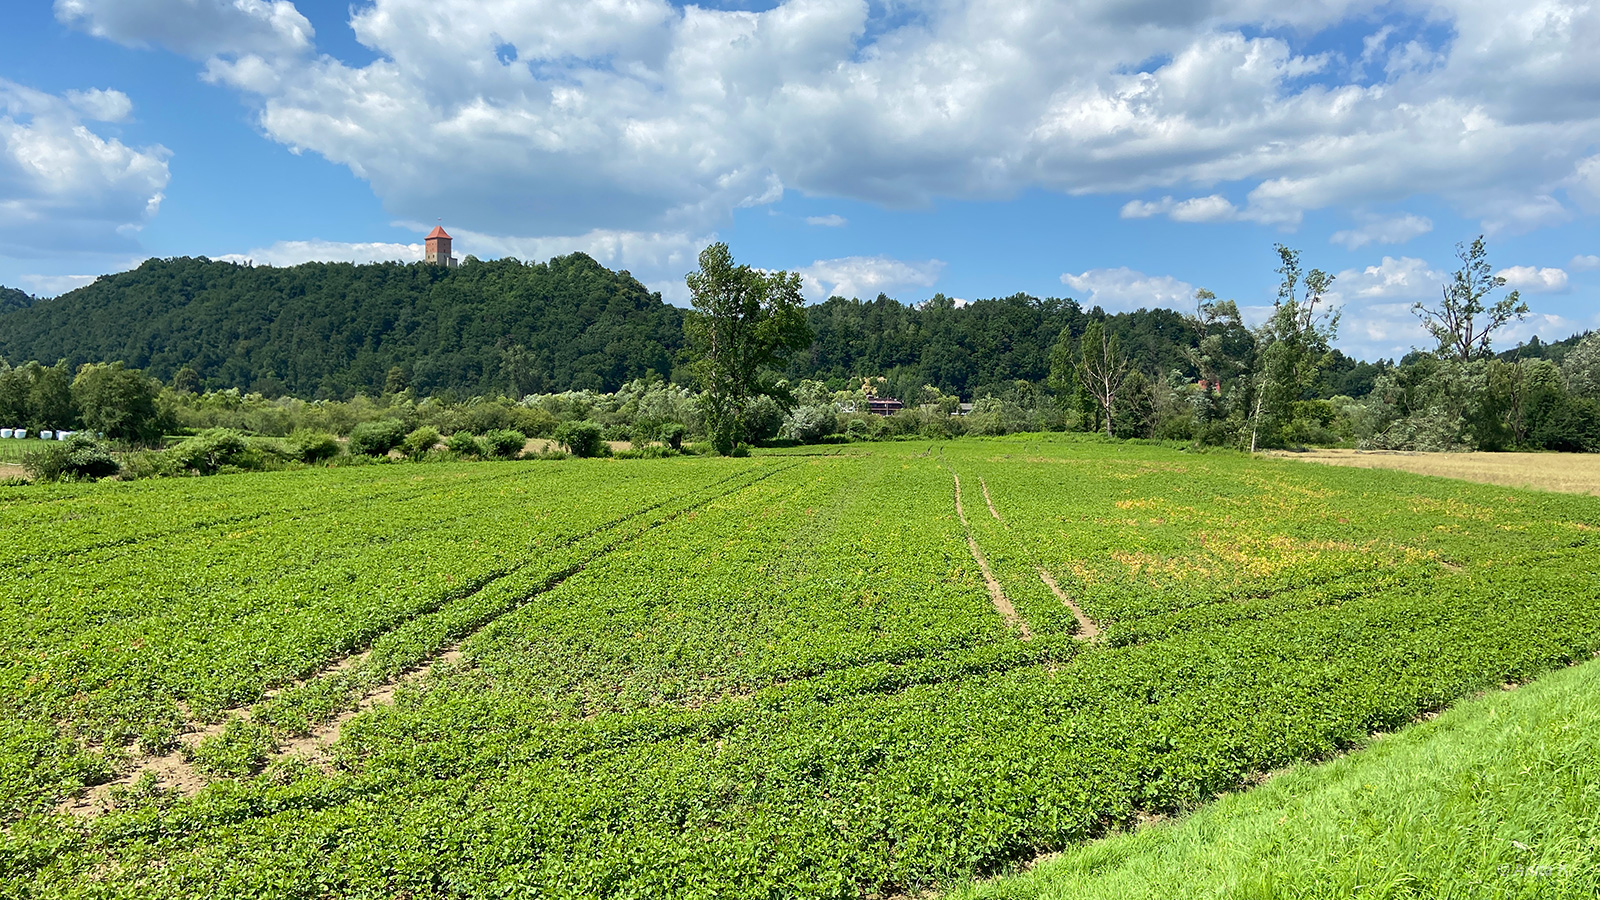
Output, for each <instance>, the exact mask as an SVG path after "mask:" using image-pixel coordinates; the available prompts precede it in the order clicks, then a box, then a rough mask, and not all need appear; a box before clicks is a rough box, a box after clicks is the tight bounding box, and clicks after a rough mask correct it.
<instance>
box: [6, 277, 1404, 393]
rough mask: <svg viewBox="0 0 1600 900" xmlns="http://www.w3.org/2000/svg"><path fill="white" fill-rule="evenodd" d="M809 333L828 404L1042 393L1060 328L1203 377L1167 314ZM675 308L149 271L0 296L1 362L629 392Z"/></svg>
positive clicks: (564, 296)
mask: <svg viewBox="0 0 1600 900" xmlns="http://www.w3.org/2000/svg"><path fill="white" fill-rule="evenodd" d="M806 318H807V320H808V322H809V324H810V326H811V329H812V332H813V333H814V334H815V336H816V340H815V343H814V344H813V345H812V347H811V348H810V349H809V350H808V351H806V352H804V353H802V354H799V355H798V356H797V357H796V358H795V359H794V360H793V361H792V363H791V364H790V366H789V370H788V372H787V374H788V376H789V377H790V378H791V379H794V380H800V379H816V380H819V381H823V382H825V383H827V384H829V385H831V386H832V387H833V388H834V389H836V390H842V389H845V388H848V387H852V386H856V387H859V386H860V383H861V379H862V378H863V377H865V376H882V377H884V378H885V379H886V386H885V388H884V390H883V392H882V393H884V394H885V395H887V396H894V397H900V398H902V399H904V400H906V402H908V403H909V402H911V401H912V400H913V399H914V398H915V397H916V395H917V392H918V391H919V390H920V389H921V388H922V387H923V386H924V385H931V386H933V387H936V388H938V389H939V390H940V391H942V392H944V393H945V394H949V395H952V396H959V397H963V398H967V399H973V398H976V397H978V396H982V395H984V394H988V393H995V392H997V391H1003V390H1006V389H1009V388H1010V386H1011V385H1012V384H1013V383H1014V382H1016V381H1030V382H1043V381H1044V380H1045V379H1046V378H1047V377H1048V376H1049V373H1050V366H1051V359H1052V353H1054V352H1056V345H1057V343H1058V342H1059V339H1060V336H1061V334H1062V332H1063V329H1065V330H1066V331H1067V332H1068V333H1070V334H1072V335H1075V336H1076V335H1081V334H1082V333H1083V330H1084V328H1085V327H1087V325H1088V323H1089V322H1090V321H1096V320H1104V321H1106V323H1107V327H1108V328H1109V329H1110V330H1111V331H1112V332H1113V333H1114V334H1115V335H1116V336H1117V337H1118V339H1119V340H1120V341H1121V345H1122V346H1123V347H1124V348H1125V349H1126V352H1128V353H1129V354H1130V355H1131V356H1132V357H1133V359H1134V360H1135V362H1136V363H1137V365H1138V366H1139V367H1140V368H1141V369H1143V370H1146V371H1149V372H1153V373H1162V374H1163V375H1165V374H1166V373H1169V372H1172V371H1178V372H1181V373H1183V374H1184V375H1185V376H1187V377H1191V378H1193V377H1197V376H1198V374H1199V372H1198V369H1197V368H1196V364H1195V360H1194V359H1193V357H1192V354H1190V353H1189V352H1188V349H1187V348H1189V347H1191V346H1193V345H1194V344H1195V342H1196V341H1197V340H1198V339H1199V336H1198V333H1197V330H1196V329H1197V325H1196V323H1195V321H1194V319H1193V317H1192V316H1187V315H1181V314H1179V313H1177V312H1174V311H1172V310H1167V309H1154V310H1139V311H1137V312H1125V313H1118V314H1115V315H1110V316H1107V315H1106V314H1105V313H1104V312H1102V311H1100V310H1099V309H1097V308H1096V309H1089V310H1085V309H1082V308H1081V307H1080V306H1079V305H1078V303H1077V302H1076V301H1074V300H1070V299H1068V300H1063V299H1055V298H1048V299H1042V300H1041V299H1038V298H1035V297H1030V296H1028V295H1025V294H1016V295H1013V296H1010V297H1005V298H1000V299H994V300H979V301H976V302H973V303H967V304H963V305H959V306H958V305H957V304H956V303H955V301H952V300H950V299H948V298H946V297H945V296H944V295H942V294H940V295H937V296H935V297H934V298H933V299H931V300H929V301H927V302H926V303H921V304H917V305H909V304H904V303H901V302H899V301H896V300H894V299H891V298H889V297H887V296H884V295H881V294H880V295H879V296H878V297H877V299H875V300H867V301H861V300H853V299H851V300H847V299H845V298H842V297H834V298H832V299H830V300H828V301H827V302H825V303H820V304H816V305H814V306H810V307H808V308H807V309H806ZM682 319H683V311H682V310H680V309H679V308H677V307H674V306H671V305H669V304H666V303H664V302H662V301H661V299H660V297H659V295H654V294H651V293H650V292H649V291H648V290H647V289H646V288H645V287H644V286H643V285H641V284H640V283H639V282H638V281H637V280H635V279H634V278H633V277H632V276H630V275H629V274H628V273H627V272H612V271H610V270H608V269H606V268H605V267H603V266H601V265H600V264H599V263H597V262H595V261H594V260H593V259H590V258H589V257H588V256H585V255H583V254H574V255H571V256H564V257H557V258H555V259H552V260H550V261H549V262H548V263H537V264H526V263H522V262H518V261H517V260H510V259H505V260H497V261H492V262H481V261H478V260H469V262H468V263H467V264H466V265H463V266H462V267H460V268H458V269H443V268H440V267H437V266H428V265H422V264H411V265H400V264H395V263H387V264H377V265H361V266H357V265H351V264H348V263H306V264H304V265H299V266H293V267H288V268H273V267H268V266H255V267H250V266H241V265H237V264H234V263H229V262H217V261H213V260H207V259H204V258H181V259H168V260H155V259H152V260H150V261H148V262H146V263H144V264H143V265H141V266H140V267H139V268H137V269H134V270H133V271H131V272H124V273H121V274H117V275H108V276H105V277H103V278H100V279H99V280H97V281H95V282H94V283H93V284H90V285H88V286H85V287H82V288H79V289H77V290H75V291H72V292H70V293H68V294H64V295H62V296H61V297H59V298H56V299H54V300H35V298H33V297H31V296H29V295H27V294H25V293H23V292H21V291H17V290H13V289H10V288H6V289H3V290H0V358H3V359H6V360H9V361H11V362H12V363H13V364H21V363H22V362H25V361H29V360H38V361H40V362H41V363H44V364H46V365H50V364H53V363H56V362H58V361H62V360H65V361H66V363H67V366H68V368H69V369H75V368H76V367H77V366H78V365H80V364H83V363H89V362H110V361H120V362H123V363H125V364H126V365H127V366H129V367H130V368H136V369H140V370H143V371H145V372H147V373H148V374H150V375H151V376H153V377H155V378H158V379H160V380H162V381H164V382H168V383H178V384H182V385H183V386H185V387H188V388H190V389H196V390H222V389H227V388H238V389H239V390H241V391H253V392H257V393H261V394H265V395H267V396H271V397H276V396H280V395H285V394H287V395H292V396H297V397H303V398H307V399H348V398H350V397H353V396H355V395H357V394H362V393H365V394H370V395H377V394H380V393H384V392H390V393H392V392H393V391H394V390H396V389H403V388H405V387H411V388H413V389H414V390H415V391H417V392H418V393H419V394H422V395H429V394H453V395H457V396H471V395H487V394H499V393H504V394H507V395H510V396H513V397H522V396H526V395H528V394H535V393H545V392H557V391H564V390H598V391H615V390H616V389H617V388H619V387H621V386H622V385H623V384H625V383H626V382H628V381H630V380H632V379H634V378H639V377H645V376H649V375H652V374H654V375H659V376H661V377H663V378H666V379H668V380H672V381H676V382H679V383H687V381H688V378H687V376H686V373H685V371H684V368H683V362H684V359H683V352H682V351H683V324H682ZM1379 371H1380V368H1379V367H1377V366H1371V365H1366V364H1359V363H1357V362H1355V361H1354V360H1350V359H1346V358H1344V357H1343V356H1339V355H1336V356H1335V358H1334V359H1333V360H1332V361H1330V363H1329V365H1328V366H1327V367H1326V369H1325V371H1324V373H1323V377H1324V379H1325V381H1326V384H1324V385H1323V390H1322V393H1323V394H1324V395H1326V396H1333V395H1337V394H1345V395H1349V396H1355V397H1359V396H1362V395H1364V394H1365V393H1367V391H1369V390H1370V389H1371V386H1372V381H1373V378H1374V377H1376V375H1377V374H1378V373H1379Z"/></svg>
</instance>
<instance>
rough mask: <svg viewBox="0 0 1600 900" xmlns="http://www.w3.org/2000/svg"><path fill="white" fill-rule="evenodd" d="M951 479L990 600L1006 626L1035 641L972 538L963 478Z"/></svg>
mask: <svg viewBox="0 0 1600 900" xmlns="http://www.w3.org/2000/svg"><path fill="white" fill-rule="evenodd" d="M950 477H952V478H954V479H955V480H956V516H957V517H958V518H960V519H961V528H962V530H963V531H965V532H966V535H967V549H968V550H970V551H972V558H973V559H975V560H977V562H978V568H979V569H980V570H982V572H983V583H984V585H985V586H987V587H988V588H989V600H990V601H991V602H993V603H994V608H995V609H996V610H998V611H999V613H1000V618H1002V619H1005V620H1006V624H1007V625H1010V626H1011V627H1012V628H1015V629H1016V630H1017V633H1018V634H1019V635H1020V636H1021V637H1022V639H1023V640H1025V641H1031V640H1033V631H1032V629H1030V628H1028V623H1027V622H1024V621H1023V620H1022V617H1021V616H1019V615H1017V608H1016V607H1015V606H1012V605H1011V598H1010V597H1007V596H1006V592H1005V591H1004V590H1002V589H1001V588H1000V580H999V579H997V578H995V577H994V570H993V569H990V568H989V561H988V560H987V559H984V557H983V551H982V550H979V549H978V542H977V541H975V540H973V538H972V529H971V528H970V527H969V526H968V525H967V511H966V509H964V508H963V507H962V505H961V476H960V475H957V474H956V473H954V472H951V473H950Z"/></svg>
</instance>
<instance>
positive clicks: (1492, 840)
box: [950, 661, 1600, 900]
mask: <svg viewBox="0 0 1600 900" xmlns="http://www.w3.org/2000/svg"><path fill="white" fill-rule="evenodd" d="M1596 894H1600V661H1591V662H1588V663H1585V664H1582V665H1579V666H1574V667H1572V668H1570V669H1566V670H1563V671H1559V672H1555V673H1552V674H1550V675H1547V676H1545V677H1543V678H1541V679H1539V680H1538V681H1535V682H1533V683H1532V684H1530V685H1527V686H1525V687H1522V688H1520V689H1518V690H1516V691H1512V692H1505V691H1499V690H1491V691H1489V692H1488V693H1487V694H1486V695H1484V696H1482V697H1479V698H1477V699H1473V700H1469V701H1467V702H1464V703H1462V704H1460V705H1458V706H1456V707H1455V708H1452V709H1450V710H1447V711H1446V712H1444V713H1443V714H1442V715H1440V716H1439V717H1438V718H1437V719H1434V720H1432V721H1430V722H1425V723H1423V724H1420V725H1416V726H1413V727H1410V728H1406V729H1405V730H1403V731H1401V732H1399V733H1397V734H1395V735H1392V736H1389V737H1384V738H1381V739H1379V740H1375V741H1374V742H1373V743H1372V744H1371V745H1370V746H1369V747H1367V748H1366V749H1363V750H1360V751H1359V752H1356V753H1353V754H1351V755H1349V756H1346V757H1343V758H1341V759H1337V760H1334V761H1332V762H1329V763H1326V764H1324V765H1320V766H1297V767H1296V768H1294V769H1293V770H1291V771H1289V772H1287V773H1285V774H1282V775H1280V776H1279V777H1277V778H1274V779H1272V780H1271V781H1269V782H1267V783H1266V784H1265V785H1263V786H1261V787H1258V788H1255V789H1253V790H1250V791H1248V792H1246V793H1242V794H1234V795H1230V796H1228V797H1225V798H1223V799H1221V800H1219V801H1217V802H1215V803H1213V804H1210V805H1208V806H1205V807H1203V808H1201V809H1200V810H1199V811H1198V812H1195V813H1194V814H1192V815H1190V816H1187V817H1185V818H1183V819H1181V820H1177V821H1173V822H1166V823H1162V824H1158V825H1152V826H1149V827H1145V828H1141V829H1139V830H1137V831H1135V832H1131V833H1127V834H1121V835H1117V836H1115V837H1111V838H1107V839H1105V840H1102V841H1097V842H1094V843H1092V844H1088V845H1085V846H1081V847H1076V848H1073V849H1070V850H1067V851H1066V852H1064V853H1062V854H1061V855H1059V856H1056V857H1053V858H1050V859H1047V860H1045V861H1043V862H1041V863H1040V864H1039V865H1038V866H1037V867H1036V868H1034V869H1032V870H1031V871H1029V872H1027V873H1025V874H1021V875H1016V876H1010V877H1004V878H998V879H994V880H991V881H987V882H982V883H977V884H974V885H971V886H968V887H966V888H964V889H961V890H957V891H954V892H953V893H952V894H951V895H950V898H951V900H1000V898H1006V900H1022V898H1030V900H1032V898H1037V900H1057V898H1059V900H1096V898H1107V900H1138V898H1144V897H1148V898H1161V900H1166V898H1172V897H1237V898H1254V897H1261V898H1268V897H1306V898H1312V897H1326V898H1341V900H1342V898H1348V897H1463V898H1464V897H1541V898H1558V897H1574V898H1576V897H1594V896H1596Z"/></svg>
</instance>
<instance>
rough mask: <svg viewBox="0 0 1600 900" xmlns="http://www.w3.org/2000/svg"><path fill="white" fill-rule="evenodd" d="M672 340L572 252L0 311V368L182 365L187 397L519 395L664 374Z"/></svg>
mask: <svg viewBox="0 0 1600 900" xmlns="http://www.w3.org/2000/svg"><path fill="white" fill-rule="evenodd" d="M24 296H26V295H24ZM11 306H12V304H11V303H10V301H9V298H8V299H7V301H6V304H5V307H7V308H9V307H11ZM682 335H683V327H682V323H681V313H680V312H679V310H678V309H676V308H675V307H672V306H669V305H667V304H664V303H662V302H661V299H660V297H659V295H656V294H653V293H651V292H650V291H649V290H648V289H646V288H645V287H644V285H642V284H640V283H639V282H638V281H637V280H636V279H634V278H633V277H632V276H631V275H629V274H627V273H626V272H612V271H611V270H609V269H607V268H605V267H604V266H601V265H600V264H599V263H597V262H595V261H594V260H593V259H590V258H589V257H588V256H585V255H583V254H573V255H571V256H563V257H557V258H555V259H552V260H550V261H549V262H548V263H522V262H519V261H517V260H512V259H504V260H495V261H491V262H479V261H476V260H474V261H471V262H469V263H468V264H467V265H465V266H462V267H461V268H458V269H444V268H439V267H437V266H427V265H422V264H411V265H401V264H399V263H380V264H376V265H359V266H358V265H352V264H350V263H306V264H303V265H298V266H292V267H289V268H273V267H267V266H255V267H251V266H241V265H236V264H234V263H228V262H217V261H213V260H208V259H205V258H203V257H202V258H178V259H165V260H161V259H152V260H149V261H147V262H145V263H144V264H143V265H141V266H139V267H138V268H137V269H134V270H133V271H131V272H123V273H120V274H117V275H109V276H106V277H104V278H101V279H99V280H97V281H95V282H94V283H93V284H90V285H87V286H85V287H82V288H79V289H78V290H75V291H72V292H70V293H67V294H64V295H62V296H61V297H59V298H57V299H55V300H48V301H40V302H36V303H33V304H31V305H28V306H23V305H21V304H20V303H19V304H17V308H14V309H11V310H10V311H7V312H4V313H3V314H0V357H3V358H5V359H8V360H11V361H13V362H20V361H23V360H30V359H37V360H40V361H43V362H45V363H47V364H48V363H53V362H55V361H56V360H59V359H65V360H67V361H68V363H69V364H73V365H76V364H78V363H83V362H99V361H113V360H121V361H123V362H125V363H127V364H128V365H129V366H132V367H135V368H139V369H144V370H146V371H148V372H149V373H150V374H151V375H153V376H155V377H157V378H160V379H162V380H170V379H171V378H172V377H173V375H175V374H176V373H177V372H178V371H179V370H180V369H182V368H183V367H185V366H188V367H191V368H193V369H194V370H195V372H196V373H197V375H198V376H199V386H202V387H208V388H225V387H238V388H243V389H251V390H259V391H262V392H264V393H268V394H273V395H276V394H280V393H290V394H294V395H297V396H302V397H348V396H350V395H353V394H355V393H358V392H368V393H372V392H376V391H379V390H382V389H383V388H384V387H385V384H386V379H388V376H389V373H390V370H391V369H394V368H397V367H398V368H399V369H400V370H401V372H400V373H399V374H400V375H401V376H402V377H403V378H404V379H405V381H406V383H408V384H410V385H412V386H414V387H416V388H417V389H418V390H419V391H424V392H438V391H445V390H453V391H457V392H462V393H498V392H501V391H507V390H513V391H517V392H522V393H531V392H536V391H550V390H557V391H559V390H565V389H567V388H595V389H603V390H615V389H616V388H617V387H618V386H620V385H622V384H623V383H625V382H627V381H629V380H630V379H633V378H637V377H640V376H643V375H646V374H649V373H652V372H654V373H659V374H661V375H663V376H665V375H669V374H670V373H671V371H672V366H673V362H674V359H675V357H676V356H677V354H678V350H679V347H680V346H681V344H682Z"/></svg>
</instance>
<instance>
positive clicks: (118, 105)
mask: <svg viewBox="0 0 1600 900" xmlns="http://www.w3.org/2000/svg"><path fill="white" fill-rule="evenodd" d="M85 110H88V112H87V113H86V112H85ZM130 110H131V104H130V103H129V102H128V98H127V96H126V95H124V94H122V93H121V92H118V91H105V90H97V91H83V92H74V93H71V94H68V95H67V96H65V97H58V96H56V95H53V94H46V93H43V92H41V91H36V90H32V89H30V88H26V87H23V86H22V85H19V84H16V83H15V82H11V81H6V80H4V79H0V253H5V254H6V255H12V256H25V257H31V256H36V255H39V254H56V253H72V252H93V251H102V252H105V251H111V252H116V251H126V250H128V249H131V248H133V247H135V246H136V242H135V241H134V239H133V236H134V235H135V234H137V233H138V231H139V229H140V228H142V227H143V226H144V224H145V223H146V222H147V221H149V219H150V218H151V217H152V216H154V215H155V214H156V211H157V210H158V209H159V208H160V206H161V200H162V197H163V192H164V191H165V190H166V187H167V182H168V180H169V178H170V175H169V173H168V170H167V159H168V157H170V156H171V153H170V151H168V150H167V149H166V148H165V147H162V146H160V145H159V144H158V145H154V146H149V147H141V148H137V149H136V148H133V147H129V146H127V145H125V144H123V143H122V142H121V141H120V140H117V139H116V138H107V137H103V136H101V135H99V134H96V133H95V132H94V131H93V130H92V129H90V127H89V126H88V125H85V124H84V118H85V116H86V115H87V116H88V117H89V118H95V119H102V120H103V119H105V118H107V117H109V118H114V119H120V118H123V117H126V115H127V114H128V112H129V111H130Z"/></svg>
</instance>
